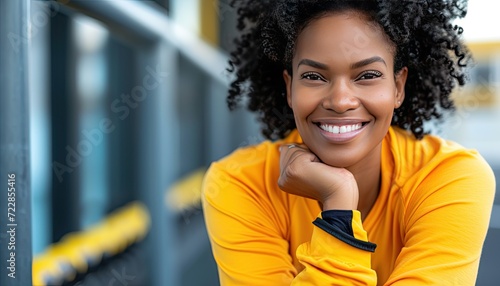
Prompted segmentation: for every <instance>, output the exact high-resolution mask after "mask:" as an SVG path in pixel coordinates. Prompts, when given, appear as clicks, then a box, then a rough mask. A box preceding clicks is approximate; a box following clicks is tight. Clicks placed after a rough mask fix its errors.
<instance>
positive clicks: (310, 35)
mask: <svg viewBox="0 0 500 286" xmlns="http://www.w3.org/2000/svg"><path fill="white" fill-rule="evenodd" d="M292 65H293V66H292V69H293V77H292V76H290V75H289V74H288V72H286V71H285V72H284V78H285V82H286V86H287V100H288V104H289V105H290V107H291V108H292V109H293V112H294V116H295V122H296V125H297V129H298V131H299V133H300V135H301V137H302V139H303V140H304V143H305V144H306V145H307V146H308V147H309V149H310V150H311V151H312V152H313V153H314V154H316V155H317V156H318V157H319V159H320V160H321V161H323V162H324V163H326V164H328V165H331V166H336V167H344V168H349V167H353V166H356V165H359V164H364V163H365V162H373V161H374V160H373V159H374V158H379V156H380V146H381V141H382V139H383V138H384V136H385V135H386V133H387V130H388V128H389V126H390V124H391V120H392V115H393V112H394V109H395V108H398V107H399V106H400V105H401V103H402V102H403V99H404V84H405V81H406V75H407V69H406V68H404V69H403V70H402V71H400V72H399V73H398V74H396V75H395V74H394V70H393V67H394V48H393V46H392V45H391V44H390V42H388V40H387V38H386V37H385V34H384V33H383V31H382V30H381V29H379V28H377V27H375V25H374V24H373V23H371V22H368V21H367V18H366V17H364V16H363V15H362V14H360V13H355V12H347V13H337V14H332V15H328V16H325V17H322V18H319V19H317V20H314V21H312V22H311V23H310V24H309V25H308V26H307V27H305V28H304V29H303V30H302V32H301V33H300V34H299V37H298V39H297V42H296V50H295V54H294V58H293V61H292ZM375 161H376V160H375ZM374 163H378V162H377V161H376V162H374Z"/></svg>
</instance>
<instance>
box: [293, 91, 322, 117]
mask: <svg viewBox="0 0 500 286" xmlns="http://www.w3.org/2000/svg"><path fill="white" fill-rule="evenodd" d="M292 95H293V96H292V109H293V113H294V114H295V116H296V119H297V120H304V119H305V117H307V116H308V115H309V114H311V113H312V112H313V111H314V110H315V109H316V107H317V106H318V104H319V102H318V98H319V97H318V96H317V95H316V94H315V93H314V91H310V90H307V89H304V88H299V87H296V88H294V89H293V92H292Z"/></svg>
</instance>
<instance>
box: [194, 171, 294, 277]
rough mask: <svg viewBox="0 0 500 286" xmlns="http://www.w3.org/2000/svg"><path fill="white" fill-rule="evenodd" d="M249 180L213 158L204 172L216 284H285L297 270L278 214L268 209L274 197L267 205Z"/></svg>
mask: <svg viewBox="0 0 500 286" xmlns="http://www.w3.org/2000/svg"><path fill="white" fill-rule="evenodd" d="M250 184H251V182H247V181H243V182H242V181H240V180H238V179H237V178H235V177H233V175H230V174H229V173H228V172H226V170H225V169H224V168H220V166H219V165H218V164H217V163H214V164H212V166H211V167H210V168H209V170H208V171H207V174H206V176H205V181H204V184H203V185H204V186H203V208H204V216H205V221H206V225H207V231H208V234H209V237H210V242H211V245H212V252H213V255H214V258H215V261H216V262H217V265H218V270H219V279H220V285H222V286H227V285H273V286H274V285H275V286H280V285H290V283H291V282H292V280H293V278H294V277H295V275H296V274H297V273H296V272H297V271H296V269H295V267H294V266H293V264H292V257H291V255H290V254H289V243H288V240H287V239H286V233H284V229H286V227H285V226H284V225H283V224H284V222H282V219H283V218H282V217H280V216H278V215H277V214H276V212H275V211H274V209H275V208H277V207H279V203H276V204H274V206H273V204H272V203H271V202H269V201H268V200H266V199H265V198H264V197H260V195H261V194H259V192H255V191H254V190H252V189H253V188H255V187H258V186H251V185H250ZM262 193H263V192H262ZM262 195H264V194H262Z"/></svg>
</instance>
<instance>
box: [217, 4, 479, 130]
mask: <svg viewBox="0 0 500 286" xmlns="http://www.w3.org/2000/svg"><path fill="white" fill-rule="evenodd" d="M231 5H232V6H233V7H236V8H237V13H238V26H237V28H238V30H239V31H240V35H239V37H238V38H236V39H235V44H236V48H235V50H234V51H233V52H232V53H231V59H230V61H229V64H230V66H229V68H228V71H229V72H233V73H235V75H236V78H235V79H234V81H233V82H232V83H231V85H230V88H229V94H228V97H227V103H228V106H229V108H230V109H234V108H236V107H237V106H238V105H240V103H242V102H244V104H245V105H247V107H248V109H249V110H251V111H254V112H257V113H258V116H259V120H260V121H261V122H262V123H263V128H262V133H263V135H264V136H265V137H267V138H268V139H272V140H274V139H279V138H283V137H284V136H286V134H287V133H289V132H290V131H291V130H293V129H295V121H294V119H293V111H292V109H291V108H290V107H289V106H288V104H287V101H286V87H285V82H284V80H283V76H282V74H283V70H284V69H287V70H288V71H289V73H290V74H291V61H292V58H293V53H294V45H295V41H296V39H297V37H298V35H299V33H300V32H301V31H302V29H304V28H305V27H306V26H307V25H308V24H309V23H310V22H311V21H312V20H314V19H318V18H320V17H322V16H324V15H326V14H328V13H333V12H342V11H348V10H353V11H359V12H361V13H363V14H365V15H367V16H368V17H369V18H370V19H371V20H373V22H375V23H378V25H379V26H380V27H381V28H382V29H383V30H384V31H385V33H386V35H387V36H388V37H389V39H390V40H391V41H392V43H393V44H394V47H395V60H394V72H395V73H396V72H398V71H399V70H401V69H402V68H403V67H407V68H408V78H407V81H406V87H405V98H406V99H405V101H404V102H403V104H402V106H401V107H400V108H398V109H397V110H395V112H394V116H393V118H392V125H397V126H399V127H401V128H403V129H407V130H411V132H412V133H413V134H414V135H415V137H416V138H419V139H420V138H422V137H423V135H424V134H427V133H428V132H427V131H426V130H424V123H425V122H426V121H429V120H431V119H441V118H442V117H443V114H444V112H445V111H452V110H454V104H453V101H452V99H451V98H450V94H451V92H452V90H453V88H454V87H455V86H456V85H457V83H458V85H460V86H462V85H464V84H465V81H466V73H465V72H466V70H465V68H466V67H467V65H468V64H469V63H470V62H471V55H470V52H469V50H468V49H467V47H466V46H465V45H464V44H463V42H462V39H461V34H462V32H463V30H462V28H461V27H459V26H457V25H453V24H452V20H454V19H456V18H462V17H464V16H465V15H466V13H467V0H462V1H460V0H455V1H453V0H365V1H363V0H354V1H345V0H233V1H232V2H231Z"/></svg>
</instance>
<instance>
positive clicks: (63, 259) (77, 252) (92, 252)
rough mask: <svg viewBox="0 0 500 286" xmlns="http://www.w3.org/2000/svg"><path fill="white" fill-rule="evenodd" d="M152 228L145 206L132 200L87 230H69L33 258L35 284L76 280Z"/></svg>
mask: <svg viewBox="0 0 500 286" xmlns="http://www.w3.org/2000/svg"><path fill="white" fill-rule="evenodd" d="M149 227H150V216H149V212H148V210H147V208H146V206H145V205H144V204H142V203H140V202H132V203H129V204H127V205H126V206H124V207H122V208H119V209H117V210H116V211H114V212H113V213H111V214H110V215H108V216H107V217H106V218H105V219H104V220H102V221H101V222H100V223H99V224H97V225H94V226H92V227H91V228H89V229H88V230H85V231H80V232H72V233H68V234H67V235H65V236H64V237H63V238H62V239H61V240H60V241H59V242H57V243H55V244H52V245H50V246H49V247H48V248H47V249H46V250H45V251H44V252H43V253H41V254H39V255H37V256H36V257H35V258H34V259H33V270H32V271H33V272H32V274H33V285H37V286H45V285H53V284H61V283H63V282H64V281H73V280H74V278H75V277H76V275H77V274H78V273H86V272H87V271H88V269H89V267H90V266H93V265H96V264H98V263H99V262H100V261H101V260H102V258H103V257H108V256H114V255H116V254H118V253H121V252H123V251H124V250H125V249H127V247H129V246H130V245H132V244H134V243H136V242H139V241H141V240H142V239H143V238H144V237H145V236H146V234H147V233H148V231H149Z"/></svg>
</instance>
